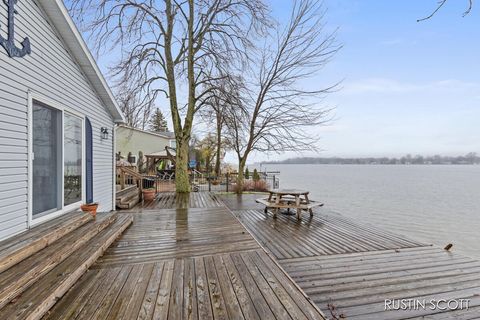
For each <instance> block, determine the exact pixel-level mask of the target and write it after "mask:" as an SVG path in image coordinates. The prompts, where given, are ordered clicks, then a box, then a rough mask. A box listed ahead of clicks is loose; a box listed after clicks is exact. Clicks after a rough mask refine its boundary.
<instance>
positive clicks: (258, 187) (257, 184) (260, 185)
mask: <svg viewBox="0 0 480 320" xmlns="http://www.w3.org/2000/svg"><path fill="white" fill-rule="evenodd" d="M259 178H260V177H259ZM254 188H255V191H261V192H263V191H268V183H267V181H265V180H258V181H254Z"/></svg>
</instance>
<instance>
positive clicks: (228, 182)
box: [227, 173, 230, 192]
mask: <svg viewBox="0 0 480 320" xmlns="http://www.w3.org/2000/svg"><path fill="white" fill-rule="evenodd" d="M229 177H230V175H229V174H228V173H227V192H228V185H229V184H230V179H229Z"/></svg>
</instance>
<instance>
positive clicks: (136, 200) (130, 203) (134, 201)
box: [117, 196, 140, 209]
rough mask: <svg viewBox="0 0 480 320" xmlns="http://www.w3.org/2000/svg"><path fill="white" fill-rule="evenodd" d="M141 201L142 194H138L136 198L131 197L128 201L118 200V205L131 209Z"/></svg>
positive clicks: (121, 207)
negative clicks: (120, 201) (119, 201)
mask: <svg viewBox="0 0 480 320" xmlns="http://www.w3.org/2000/svg"><path fill="white" fill-rule="evenodd" d="M139 202H140V196H136V197H135V198H132V199H130V200H129V201H128V202H122V203H118V202H117V207H118V208H120V209H131V208H133V207H135V205H137V203H139Z"/></svg>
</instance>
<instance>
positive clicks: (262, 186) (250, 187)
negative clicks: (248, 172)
mask: <svg viewBox="0 0 480 320" xmlns="http://www.w3.org/2000/svg"><path fill="white" fill-rule="evenodd" d="M267 190H268V183H267V181H265V180H258V181H254V180H244V181H243V190H242V191H259V192H264V191H267ZM234 191H235V192H238V185H235V186H234Z"/></svg>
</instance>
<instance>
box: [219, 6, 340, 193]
mask: <svg viewBox="0 0 480 320" xmlns="http://www.w3.org/2000/svg"><path fill="white" fill-rule="evenodd" d="M324 13H325V11H324V10H323V8H322V6H321V3H320V2H319V1H315V0H300V1H295V3H294V7H293V9H292V13H291V17H290V20H289V22H288V23H287V24H286V27H285V29H284V30H283V32H277V33H276V34H275V35H273V36H272V37H271V38H270V39H269V41H267V42H266V43H265V46H264V47H263V50H261V52H260V53H259V54H258V56H257V57H256V58H252V59H254V61H253V63H251V64H250V70H249V72H246V73H244V75H245V76H244V80H243V85H240V84H239V85H238V86H237V87H238V88H240V89H239V91H238V94H239V98H238V99H237V101H238V103H239V106H238V108H236V109H230V110H231V111H234V112H230V114H229V117H228V128H229V135H230V140H231V143H232V144H233V149H234V151H235V153H236V154H237V157H238V163H239V164H238V181H237V185H238V188H237V190H238V191H240V192H241V190H242V188H243V180H244V169H245V165H246V162H247V159H248V157H249V155H250V154H251V153H252V152H254V151H261V152H284V151H304V150H315V149H316V145H315V143H316V142H317V140H318V137H317V136H316V135H314V134H312V132H311V131H309V128H313V127H316V126H318V125H321V124H324V123H325V122H327V121H329V120H330V111H331V108H325V107H320V106H319V104H320V103H321V102H322V98H323V97H324V95H325V94H326V93H328V92H331V91H332V89H333V88H335V86H336V85H334V86H331V87H327V88H315V89H312V90H308V89H303V88H301V86H302V84H301V83H300V82H302V81H305V80H306V79H308V78H310V77H311V76H313V75H315V74H316V73H317V72H318V71H319V70H320V69H321V68H322V67H323V66H325V64H326V63H327V62H329V60H330V59H331V58H332V57H333V56H334V55H335V53H336V52H337V51H338V50H339V49H340V46H339V45H337V43H336V40H335V32H330V33H329V32H326V31H325V26H324V24H323V17H324Z"/></svg>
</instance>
